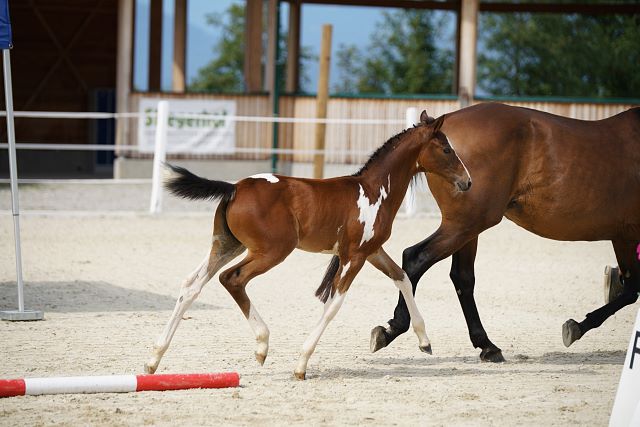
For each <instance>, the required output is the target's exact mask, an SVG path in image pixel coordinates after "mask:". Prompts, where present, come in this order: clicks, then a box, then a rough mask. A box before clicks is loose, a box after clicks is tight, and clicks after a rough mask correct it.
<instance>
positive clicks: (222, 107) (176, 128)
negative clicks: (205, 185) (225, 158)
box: [138, 98, 236, 154]
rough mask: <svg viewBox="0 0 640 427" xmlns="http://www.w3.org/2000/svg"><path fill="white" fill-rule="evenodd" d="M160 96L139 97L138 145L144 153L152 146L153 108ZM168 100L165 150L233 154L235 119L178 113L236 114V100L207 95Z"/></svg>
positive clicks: (152, 148) (156, 105) (154, 118)
mask: <svg viewBox="0 0 640 427" xmlns="http://www.w3.org/2000/svg"><path fill="white" fill-rule="evenodd" d="M160 100H161V99H160V98H142V99H140V104H139V107H138V108H139V112H140V114H142V115H143V116H142V119H141V120H140V122H139V123H140V126H139V127H138V145H139V147H140V151H142V152H143V153H153V151H154V148H155V132H156V109H157V108H158V101H160ZM165 100H167V101H169V123H168V124H169V126H168V128H169V129H168V132H167V153H196V154H233V153H234V152H235V147H236V130H235V129H236V126H235V121H233V120H229V119H223V118H220V119H218V118H216V119H214V118H205V117H188V116H186V117H185V116H181V114H184V113H187V114H211V115H223V116H235V115H236V102H235V101H228V100H207V99H165Z"/></svg>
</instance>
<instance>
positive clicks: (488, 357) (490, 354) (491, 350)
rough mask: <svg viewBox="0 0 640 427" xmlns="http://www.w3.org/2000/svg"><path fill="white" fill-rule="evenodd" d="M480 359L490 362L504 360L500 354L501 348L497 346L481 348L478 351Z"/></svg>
mask: <svg viewBox="0 0 640 427" xmlns="http://www.w3.org/2000/svg"><path fill="white" fill-rule="evenodd" d="M480 360H482V361H483V362H491V363H502V362H504V361H505V360H504V357H503V356H502V350H500V349H499V348H498V347H487V348H483V349H482V351H481V352H480Z"/></svg>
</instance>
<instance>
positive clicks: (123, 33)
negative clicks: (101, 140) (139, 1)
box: [116, 0, 134, 145]
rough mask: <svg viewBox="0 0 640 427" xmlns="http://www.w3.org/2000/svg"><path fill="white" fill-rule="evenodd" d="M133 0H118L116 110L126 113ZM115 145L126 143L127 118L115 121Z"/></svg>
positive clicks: (130, 58)
mask: <svg viewBox="0 0 640 427" xmlns="http://www.w3.org/2000/svg"><path fill="white" fill-rule="evenodd" d="M133 7H134V0H118V53H117V58H118V59H117V64H116V112H117V113H126V112H128V109H129V94H130V93H131V70H132V68H133V67H132V66H131V64H132V58H133V55H132V53H133V15H134V13H133V11H134V9H133ZM116 123H117V124H116V145H126V144H127V142H128V141H127V139H126V138H127V128H128V126H127V124H128V121H127V119H122V118H121V119H118V120H117V121H116Z"/></svg>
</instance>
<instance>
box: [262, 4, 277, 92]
mask: <svg viewBox="0 0 640 427" xmlns="http://www.w3.org/2000/svg"><path fill="white" fill-rule="evenodd" d="M267 2H268V10H267V63H266V64H265V72H264V90H265V91H266V92H270V93H273V92H274V88H275V81H276V73H275V71H276V67H275V65H276V50H277V46H276V43H277V39H278V35H277V34H276V32H277V29H276V27H277V25H276V24H277V19H278V17H277V16H276V14H277V12H278V0H267Z"/></svg>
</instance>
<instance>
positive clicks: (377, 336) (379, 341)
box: [369, 326, 424, 353]
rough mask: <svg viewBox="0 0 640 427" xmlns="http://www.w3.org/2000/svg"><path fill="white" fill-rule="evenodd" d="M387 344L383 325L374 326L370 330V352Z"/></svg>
mask: <svg viewBox="0 0 640 427" xmlns="http://www.w3.org/2000/svg"><path fill="white" fill-rule="evenodd" d="M388 344H389V343H388V342H387V333H386V331H385V329H384V327H382V326H376V327H375V328H373V329H372V330H371V341H370V342H369V347H370V348H371V353H375V352H376V351H378V350H380V349H381V348H385V347H386V346H387V345H388ZM421 350H422V349H421ZM423 351H424V350H423Z"/></svg>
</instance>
